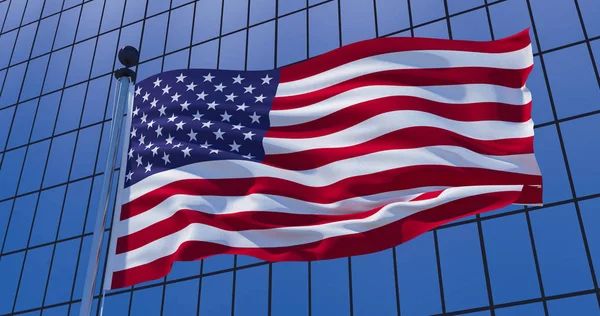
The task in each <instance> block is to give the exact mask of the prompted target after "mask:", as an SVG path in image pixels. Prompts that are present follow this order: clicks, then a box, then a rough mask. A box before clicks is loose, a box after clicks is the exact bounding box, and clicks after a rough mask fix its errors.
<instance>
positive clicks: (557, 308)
mask: <svg viewBox="0 0 600 316" xmlns="http://www.w3.org/2000/svg"><path fill="white" fill-rule="evenodd" d="M574 312H576V314H577V315H582V316H583V315H590V316H591V315H598V314H599V313H600V309H598V299H597V298H596V295H593V294H589V295H581V296H573V297H567V298H563V299H559V300H551V301H548V313H549V314H550V315H552V316H555V315H556V316H570V315H573V313H574Z"/></svg>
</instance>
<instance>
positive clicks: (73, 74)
mask: <svg viewBox="0 0 600 316" xmlns="http://www.w3.org/2000/svg"><path fill="white" fill-rule="evenodd" d="M95 46H96V40H95V39H90V40H87V41H85V42H83V43H79V44H77V45H75V47H74V48H73V57H72V59H71V65H73V67H70V68H69V74H68V76H67V85H72V84H75V83H78V82H82V81H85V80H87V79H89V77H90V68H91V67H92V58H93V57H94V47H95Z"/></svg>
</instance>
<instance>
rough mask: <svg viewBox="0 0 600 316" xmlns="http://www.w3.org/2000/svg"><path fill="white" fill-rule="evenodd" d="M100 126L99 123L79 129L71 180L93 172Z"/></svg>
mask: <svg viewBox="0 0 600 316" xmlns="http://www.w3.org/2000/svg"><path fill="white" fill-rule="evenodd" d="M101 127H102V126H101V125H94V126H92V127H88V128H84V129H82V130H80V131H79V137H78V140H77V147H76V149H75V158H74V159H73V165H72V168H73V169H72V171H71V180H73V179H79V178H82V177H85V176H89V175H91V174H92V173H93V171H94V162H95V161H96V152H97V151H98V142H99V141H100V128H101Z"/></svg>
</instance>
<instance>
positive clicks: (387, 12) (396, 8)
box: [376, 0, 410, 36]
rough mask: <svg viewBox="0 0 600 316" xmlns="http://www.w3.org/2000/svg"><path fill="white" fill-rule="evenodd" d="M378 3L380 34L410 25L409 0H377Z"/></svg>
mask: <svg viewBox="0 0 600 316" xmlns="http://www.w3.org/2000/svg"><path fill="white" fill-rule="evenodd" d="M376 4H377V27H378V30H379V36H382V35H386V34H390V33H392V32H396V31H399V30H401V29H406V28H408V27H410V21H409V19H408V2H407V1H397V0H377V2H376Z"/></svg>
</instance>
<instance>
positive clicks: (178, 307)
mask: <svg viewBox="0 0 600 316" xmlns="http://www.w3.org/2000/svg"><path fill="white" fill-rule="evenodd" d="M198 283H199V281H198V279H193V280H189V281H184V282H177V283H172V284H168V285H167V286H166V288H165V291H166V292H165V306H164V310H163V315H173V316H177V315H196V310H197V309H198V286H199V285H198Z"/></svg>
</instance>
